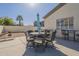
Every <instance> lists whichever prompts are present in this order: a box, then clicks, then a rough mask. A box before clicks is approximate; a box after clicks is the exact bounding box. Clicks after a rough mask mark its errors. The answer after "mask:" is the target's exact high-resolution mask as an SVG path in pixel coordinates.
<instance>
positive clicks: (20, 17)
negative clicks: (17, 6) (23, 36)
mask: <svg viewBox="0 0 79 59" xmlns="http://www.w3.org/2000/svg"><path fill="white" fill-rule="evenodd" d="M16 20H17V21H19V26H21V25H23V23H22V21H23V17H22V16H21V15H18V16H17V18H16Z"/></svg>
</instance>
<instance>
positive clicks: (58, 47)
mask: <svg viewBox="0 0 79 59" xmlns="http://www.w3.org/2000/svg"><path fill="white" fill-rule="evenodd" d="M78 45H79V42H74V41H69V40H63V39H56V40H55V41H54V46H55V47H54V48H46V50H45V51H43V52H35V51H34V48H32V47H31V48H29V47H28V48H27V47H26V50H25V52H24V54H23V56H79V46H78Z"/></svg>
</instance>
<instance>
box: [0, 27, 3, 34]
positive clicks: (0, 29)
mask: <svg viewBox="0 0 79 59" xmlns="http://www.w3.org/2000/svg"><path fill="white" fill-rule="evenodd" d="M2 30H3V26H0V34H1V33H2Z"/></svg>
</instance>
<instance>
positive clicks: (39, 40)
mask: <svg viewBox="0 0 79 59" xmlns="http://www.w3.org/2000/svg"><path fill="white" fill-rule="evenodd" d="M44 39H45V38H44V36H43V35H39V36H37V37H36V38H35V39H34V48H35V51H38V50H39V52H41V51H42V52H43V51H45V40H44Z"/></svg>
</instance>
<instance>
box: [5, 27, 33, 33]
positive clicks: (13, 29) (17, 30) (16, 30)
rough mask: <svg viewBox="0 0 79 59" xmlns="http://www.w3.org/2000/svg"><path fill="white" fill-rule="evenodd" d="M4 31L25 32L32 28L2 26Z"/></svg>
mask: <svg viewBox="0 0 79 59" xmlns="http://www.w3.org/2000/svg"><path fill="white" fill-rule="evenodd" d="M4 29H5V30H6V31H10V32H26V31H28V30H33V29H34V28H33V26H4Z"/></svg>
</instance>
